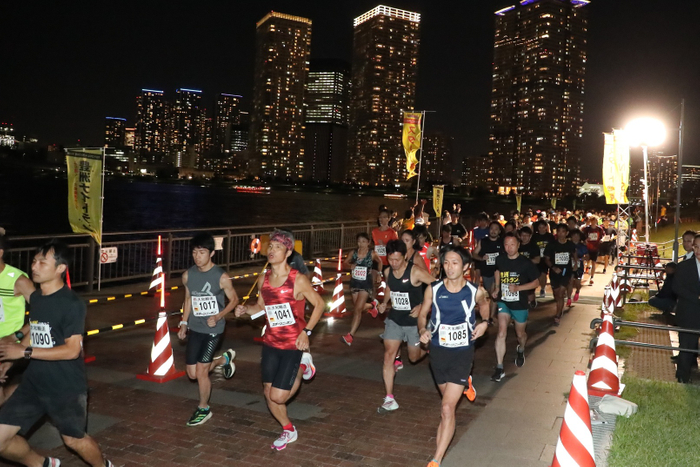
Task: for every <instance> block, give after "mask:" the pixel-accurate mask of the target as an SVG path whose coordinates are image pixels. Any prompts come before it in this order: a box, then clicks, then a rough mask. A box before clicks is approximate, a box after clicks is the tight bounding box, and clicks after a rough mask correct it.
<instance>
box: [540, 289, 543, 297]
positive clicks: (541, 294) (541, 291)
mask: <svg viewBox="0 0 700 467" xmlns="http://www.w3.org/2000/svg"><path fill="white" fill-rule="evenodd" d="M540 298H544V289H540Z"/></svg>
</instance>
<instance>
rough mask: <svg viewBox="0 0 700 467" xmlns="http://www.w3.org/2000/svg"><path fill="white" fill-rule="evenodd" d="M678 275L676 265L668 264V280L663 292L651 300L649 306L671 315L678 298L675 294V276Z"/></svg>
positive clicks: (662, 288) (662, 289) (665, 281)
mask: <svg viewBox="0 0 700 467" xmlns="http://www.w3.org/2000/svg"><path fill="white" fill-rule="evenodd" d="M675 274H676V263H666V279H664V285H663V286H661V290H659V292H658V293H657V294H656V295H654V296H653V297H651V298H650V299H649V305H651V306H653V307H654V308H656V309H659V310H661V311H662V312H663V314H665V315H669V314H671V313H672V312H673V311H674V309H675V308H676V301H677V300H678V297H676V294H675V293H674V292H673V276H675Z"/></svg>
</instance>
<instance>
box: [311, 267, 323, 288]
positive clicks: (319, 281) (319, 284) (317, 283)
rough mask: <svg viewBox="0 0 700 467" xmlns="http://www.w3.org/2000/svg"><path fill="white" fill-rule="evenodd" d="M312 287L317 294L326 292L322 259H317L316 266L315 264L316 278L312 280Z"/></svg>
mask: <svg viewBox="0 0 700 467" xmlns="http://www.w3.org/2000/svg"><path fill="white" fill-rule="evenodd" d="M311 285H312V286H313V288H314V290H315V291H316V293H322V292H323V291H324V288H323V275H322V274H321V260H320V259H316V264H314V277H313V278H312V279H311Z"/></svg>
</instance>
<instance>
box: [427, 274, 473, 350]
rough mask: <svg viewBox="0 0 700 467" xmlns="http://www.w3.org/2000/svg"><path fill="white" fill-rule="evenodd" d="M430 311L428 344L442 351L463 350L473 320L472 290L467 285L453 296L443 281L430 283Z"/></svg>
mask: <svg viewBox="0 0 700 467" xmlns="http://www.w3.org/2000/svg"><path fill="white" fill-rule="evenodd" d="M432 288H433V311H432V313H431V316H430V329H431V333H432V338H431V339H430V343H431V345H439V346H440V347H443V348H445V349H465V348H467V347H469V346H470V345H471V335H472V332H473V331H474V325H475V324H476V318H475V315H474V305H475V299H476V287H474V286H473V285H471V284H470V283H469V282H467V283H466V284H465V286H464V287H462V290H460V291H459V292H457V293H452V292H450V291H449V290H447V287H446V286H445V283H444V282H443V281H440V282H436V283H434V284H432Z"/></svg>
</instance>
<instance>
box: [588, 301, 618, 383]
mask: <svg viewBox="0 0 700 467" xmlns="http://www.w3.org/2000/svg"><path fill="white" fill-rule="evenodd" d="M613 333H614V328H613V321H612V315H610V314H606V315H605V316H603V325H602V326H601V328H600V334H599V335H598V345H597V346H596V348H595V357H593V363H592V364H591V373H590V374H589V375H588V392H590V393H591V394H592V395H594V396H599V397H603V396H604V395H606V394H611V395H613V396H617V395H618V393H619V392H620V378H619V376H618V374H617V353H616V352H615V338H614V337H613Z"/></svg>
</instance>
